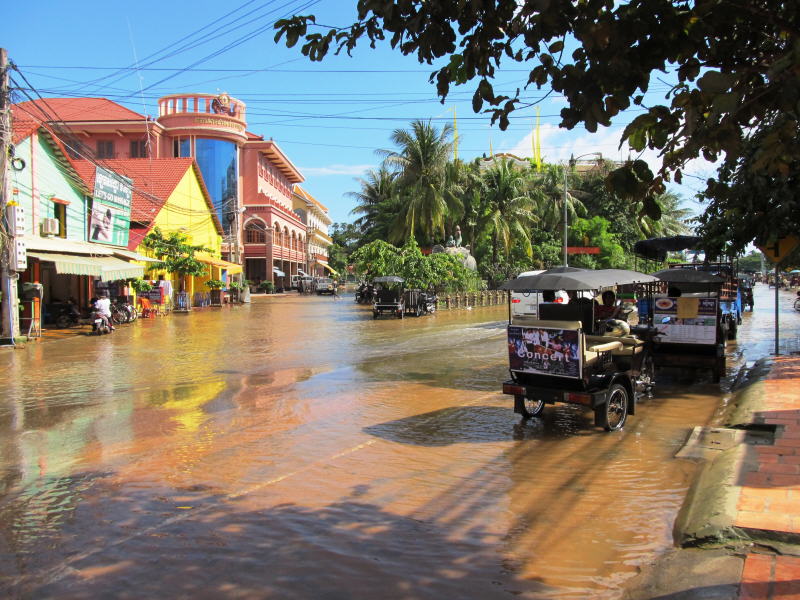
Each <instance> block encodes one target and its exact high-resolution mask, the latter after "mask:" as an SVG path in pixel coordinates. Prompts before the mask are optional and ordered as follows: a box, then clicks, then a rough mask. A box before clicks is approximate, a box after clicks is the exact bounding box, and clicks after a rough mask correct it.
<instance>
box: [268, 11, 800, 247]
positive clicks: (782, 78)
mask: <svg viewBox="0 0 800 600" xmlns="http://www.w3.org/2000/svg"><path fill="white" fill-rule="evenodd" d="M357 10H358V20H357V21H356V22H355V23H352V24H350V25H345V26H342V27H330V26H327V25H325V26H320V25H317V24H316V20H315V18H314V17H313V16H294V17H291V18H289V19H284V20H281V21H278V22H277V23H276V29H277V30H278V31H277V34H276V40H279V39H281V38H282V37H283V36H285V39H286V44H287V45H288V46H294V45H295V44H297V42H298V41H300V40H301V38H302V40H303V45H302V52H303V54H305V55H306V56H308V57H309V58H310V59H311V60H315V61H319V60H322V59H323V58H324V57H325V56H326V55H327V54H328V53H329V52H330V51H334V52H336V53H339V52H341V51H346V52H347V53H351V52H352V51H353V50H354V49H355V48H356V46H357V45H358V43H359V42H361V41H366V42H368V43H369V44H370V45H371V46H372V47H374V46H375V45H376V44H377V43H379V42H381V41H383V40H388V42H389V43H390V44H391V46H392V47H393V48H396V49H397V50H399V51H400V52H402V53H403V54H405V55H414V56H416V58H417V59H418V60H419V61H420V62H421V63H425V64H429V65H435V69H434V70H433V72H432V74H431V81H433V82H435V84H436V86H437V91H438V93H439V96H440V97H441V98H442V100H444V99H445V98H446V97H447V95H448V93H449V92H450V89H451V86H459V85H468V84H471V85H472V86H474V95H473V109H474V110H475V111H476V112H477V111H481V110H484V111H486V112H488V113H490V114H491V117H492V120H493V121H498V122H499V124H500V127H501V128H503V129H505V128H506V127H507V126H508V124H509V117H510V115H511V114H512V113H513V111H515V110H517V109H520V108H524V107H526V106H529V105H530V104H529V103H526V102H525V101H523V99H522V97H521V94H522V91H523V90H524V89H525V88H528V87H531V86H533V87H536V88H540V89H541V88H544V89H547V90H553V91H555V92H557V93H559V94H562V95H563V96H564V97H565V98H566V100H567V103H568V105H567V106H566V107H565V108H563V109H562V110H561V123H560V125H561V127H565V128H568V129H572V128H573V127H575V126H577V125H580V124H583V126H584V127H585V128H586V129H587V130H588V131H592V132H593V131H596V130H597V128H598V126H599V125H603V126H608V125H610V124H611V121H612V119H613V118H614V117H616V116H617V115H618V114H619V113H620V112H622V111H626V110H629V109H630V108H632V107H641V108H642V109H643V110H644V112H643V113H642V114H640V115H639V116H637V117H636V118H635V119H633V121H632V122H631V123H630V124H629V125H628V126H627V127H626V129H625V131H624V133H623V136H622V140H621V143H622V142H624V141H627V142H628V143H629V144H630V146H631V147H632V148H634V149H635V150H643V149H645V148H650V149H653V150H656V151H658V152H659V153H660V156H661V158H662V164H661V167H660V168H659V170H658V172H657V173H655V174H654V173H651V172H650V170H649V169H648V168H647V166H646V164H644V162H643V161H634V162H632V163H630V164H628V165H625V166H624V167H622V168H620V169H618V170H617V171H616V172H614V173H611V175H610V176H609V181H610V182H611V184H612V185H613V186H614V187H615V189H616V190H617V191H619V192H621V195H622V196H623V197H624V196H630V197H637V198H641V202H642V206H641V208H642V210H643V212H644V214H647V215H649V216H650V217H653V218H657V217H658V211H659V207H658V204H657V202H656V199H655V195H656V194H658V193H662V192H664V191H665V187H664V184H665V182H666V181H668V180H670V178H673V177H674V179H675V180H676V181H678V182H680V181H681V176H682V170H683V168H684V167H685V165H686V163H687V162H688V161H689V160H692V159H694V158H698V157H703V158H705V159H707V160H710V161H716V160H717V159H720V158H722V159H724V160H726V161H727V162H729V163H736V162H737V161H740V158H741V157H743V156H745V155H748V156H749V157H750V158H748V159H746V160H744V161H743V162H739V167H741V168H745V169H748V170H749V171H750V172H751V173H755V174H756V175H753V176H763V177H767V178H770V177H786V176H787V175H788V174H789V173H790V172H792V169H793V167H794V166H795V165H794V164H793V161H794V160H796V157H797V148H796V139H797V135H796V133H794V134H791V135H789V134H787V133H786V132H792V131H795V132H796V130H797V126H798V122H800V19H798V17H799V16H800V2H797V1H796V0H639V1H638V2H616V1H615V0H582V1H581V2H575V1H574V0H482V1H477V2H476V1H471V0H453V1H451V2H431V1H428V0H398V1H393V2H385V1H380V0H358V2H357ZM519 63H521V64H524V65H525V66H526V68H527V69H528V76H527V78H526V79H525V81H521V82H520V83H521V84H522V85H520V87H519V88H518V89H517V90H516V93H515V94H513V95H511V96H506V95H503V94H499V93H496V92H495V88H494V85H493V79H494V77H495V75H496V74H497V73H498V72H499V70H500V69H502V68H503V67H505V66H506V65H509V64H510V65H512V66H513V65H515V64H519ZM662 73H670V74H673V73H674V81H673V80H672V79H670V81H673V83H672V84H671V90H670V91H669V92H668V93H667V94H666V96H665V100H664V102H663V103H661V104H657V105H646V103H645V98H644V95H645V93H646V92H647V91H648V89H649V88H650V86H651V84H652V83H653V79H655V78H658V77H661V74H662ZM763 123H768V124H769V131H765V132H764V135H762V136H748V135H747V134H746V133H743V132H747V131H748V130H749V129H750V128H752V127H754V126H756V125H758V124H763ZM746 179H747V178H746V177H738V179H737V181H738V182H742V183H746ZM779 187H781V186H780V185H779ZM720 190H721V188H719V187H717V186H714V185H713V184H712V185H710V186H709V189H708V190H707V196H708V197H712V198H714V199H715V200H719V201H720V202H721V204H720V207H719V209H720V210H721V211H723V212H724V211H725V210H727V209H728V208H731V207H733V206H735V205H736V202H737V200H736V197H741V196H742V195H739V196H736V197H734V199H733V200H732V199H731V196H730V195H726V196H723V197H722V198H719V197H717V196H716V194H717V192H720ZM743 191H744V190H743ZM743 195H746V194H743ZM712 217H713V215H712ZM798 221H800V217H798V216H796V214H795V216H794V223H795V225H797V224H798ZM736 245H737V246H738V245H741V244H740V243H738V242H737V244H736Z"/></svg>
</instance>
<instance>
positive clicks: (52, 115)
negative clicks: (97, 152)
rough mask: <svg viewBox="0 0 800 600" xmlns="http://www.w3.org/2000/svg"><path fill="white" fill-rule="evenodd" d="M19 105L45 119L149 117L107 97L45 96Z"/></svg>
mask: <svg viewBox="0 0 800 600" xmlns="http://www.w3.org/2000/svg"><path fill="white" fill-rule="evenodd" d="M18 106H19V107H20V109H22V110H24V111H25V112H26V113H28V114H31V115H33V117H34V118H37V119H41V120H43V121H144V120H145V119H146V118H147V117H145V115H141V114H139V113H137V112H134V111H132V110H129V109H127V108H125V107H124V106H122V105H120V104H117V103H116V102H112V101H111V100H108V99H107V98H44V99H43V100H28V101H26V102H20V103H19V105H18Z"/></svg>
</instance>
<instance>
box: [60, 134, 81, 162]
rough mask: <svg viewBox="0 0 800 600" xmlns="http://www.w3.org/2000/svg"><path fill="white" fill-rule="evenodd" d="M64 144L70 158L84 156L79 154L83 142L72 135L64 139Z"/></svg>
mask: <svg viewBox="0 0 800 600" xmlns="http://www.w3.org/2000/svg"><path fill="white" fill-rule="evenodd" d="M64 145H65V146H66V148H67V154H69V157H70V158H84V157H83V156H81V148H83V147H84V146H83V144H81V142H80V141H79V140H77V139H75V138H73V137H68V138H67V139H66V140H65V141H64ZM84 154H85V151H84Z"/></svg>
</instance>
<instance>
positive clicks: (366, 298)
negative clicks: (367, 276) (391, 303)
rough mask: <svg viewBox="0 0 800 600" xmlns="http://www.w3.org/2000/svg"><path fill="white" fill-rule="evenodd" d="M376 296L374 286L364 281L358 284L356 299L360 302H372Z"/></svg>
mask: <svg viewBox="0 0 800 600" xmlns="http://www.w3.org/2000/svg"><path fill="white" fill-rule="evenodd" d="M374 298H375V290H374V288H373V286H371V285H369V284H367V283H362V284H361V285H359V286H358V289H356V297H355V301H356V302H358V303H359V304H372V302H373V300H374Z"/></svg>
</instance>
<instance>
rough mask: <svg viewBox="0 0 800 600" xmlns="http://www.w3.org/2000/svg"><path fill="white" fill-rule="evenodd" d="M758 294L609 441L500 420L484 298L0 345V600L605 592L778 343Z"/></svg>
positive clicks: (507, 405) (340, 308)
mask: <svg viewBox="0 0 800 600" xmlns="http://www.w3.org/2000/svg"><path fill="white" fill-rule="evenodd" d="M772 293H773V292H772V290H767V288H766V286H760V287H757V288H756V312H755V313H754V314H752V315H751V314H746V315H745V322H744V323H743V325H742V327H741V328H740V333H739V342H738V343H737V344H732V345H731V346H730V353H729V365H728V377H726V378H725V379H724V380H723V382H722V384H720V385H714V384H712V383H711V382H710V376H709V375H708V374H702V375H701V377H700V379H699V380H692V379H691V378H688V377H686V376H683V375H681V374H677V373H669V372H665V373H664V377H662V378H661V383H660V384H659V387H658V389H657V392H656V397H655V398H653V399H652V400H649V401H647V402H645V403H643V404H642V405H641V406H640V407H639V408H638V409H637V413H636V415H635V416H633V417H631V418H630V419H629V421H628V424H627V425H626V428H625V430H624V431H622V432H617V433H613V434H607V433H604V432H602V431H600V430H598V429H595V428H594V427H593V426H592V424H593V416H592V414H591V413H590V412H587V411H584V410H582V409H580V408H576V407H571V406H564V405H559V406H555V407H548V408H547V409H546V411H545V415H544V418H542V419H538V420H531V421H529V422H521V421H520V419H519V418H518V417H517V416H516V415H514V414H513V413H512V410H511V402H510V398H509V397H506V396H503V395H502V394H501V393H499V388H500V383H501V382H502V380H503V379H504V378H505V377H506V376H507V358H506V355H505V343H504V336H505V329H504V326H505V322H504V318H505V308H504V307H487V308H476V309H474V310H471V311H452V312H449V313H448V312H439V313H437V314H435V315H433V316H427V317H422V318H419V319H415V318H411V317H409V318H406V319H403V320H399V319H389V318H386V319H382V320H378V321H373V320H372V316H371V312H370V310H369V308H368V307H362V306H359V305H357V304H355V303H354V302H353V301H352V296H345V297H344V298H343V299H342V300H334V299H332V298H328V297H325V298H316V297H298V296H289V295H287V296H286V297H282V298H279V297H272V298H268V299H264V298H258V299H257V300H256V302H255V303H253V304H252V305H250V306H241V307H226V308H223V309H207V310H203V311H197V312H195V313H193V314H191V315H182V314H174V315H171V316H169V317H166V318H159V319H147V320H140V321H138V322H136V323H134V324H131V325H128V326H122V327H120V328H119V329H118V331H117V332H115V333H114V334H112V335H110V336H104V337H90V336H75V337H73V338H70V339H62V340H53V341H46V342H42V343H34V344H29V345H28V346H27V347H26V348H25V349H21V350H4V351H2V352H0V369H2V372H3V373H4V374H5V377H3V380H2V381H0V595H5V596H11V597H21V598H28V597H30V598H51V597H59V598H98V597H115V598H143V597H164V596H167V597H192V598H204V597H208V598H219V597H230V598H263V597H280V598H366V597H375V596H378V597H381V598H440V597H443V596H445V595H450V596H454V597H475V598H494V597H509V596H516V597H525V598H586V597H593V598H616V597H619V596H620V595H621V592H622V589H623V588H624V585H625V582H626V581H627V580H628V579H629V578H630V577H632V576H633V575H634V574H635V573H636V571H637V568H638V566H639V565H641V564H644V563H645V562H647V561H650V560H652V559H653V557H654V556H655V555H657V554H659V553H660V552H663V551H664V549H666V548H668V547H669V546H670V545H671V544H672V533H671V530H672V523H673V521H674V518H675V515H676V513H677V511H678V509H679V508H680V506H681V503H682V502H683V498H684V495H685V493H686V490H687V488H688V486H689V484H690V482H691V479H692V476H693V474H694V472H695V469H696V468H697V467H696V464H695V463H693V462H690V461H685V460H678V459H673V455H674V454H675V452H676V451H677V450H678V449H679V448H680V447H681V445H682V444H683V442H684V441H685V439H686V437H687V435H688V433H689V431H690V430H691V428H692V427H693V426H695V425H704V424H708V423H713V422H714V420H715V419H716V418H718V417H719V415H720V414H721V411H722V410H723V408H724V405H725V403H726V401H727V398H728V394H727V392H728V390H729V389H730V387H731V385H732V384H733V382H734V380H735V379H736V377H737V374H738V373H739V370H740V368H741V367H743V366H745V365H747V364H749V363H751V362H752V361H754V360H755V359H757V358H759V357H760V356H763V355H766V354H769V352H770V351H771V350H772V345H773V338H772V331H773V329H772V327H773V322H772V312H771V311H772ZM791 299H792V298H791V296H790V294H788V293H785V292H782V293H781V302H782V311H783V316H782V319H783V320H782V323H781V326H782V335H783V340H784V341H783V346H782V349H783V351H784V352H785V351H792V350H798V349H800V348H797V345H798V332H799V331H800V313H796V312H794V311H793V310H792V309H791Z"/></svg>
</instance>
